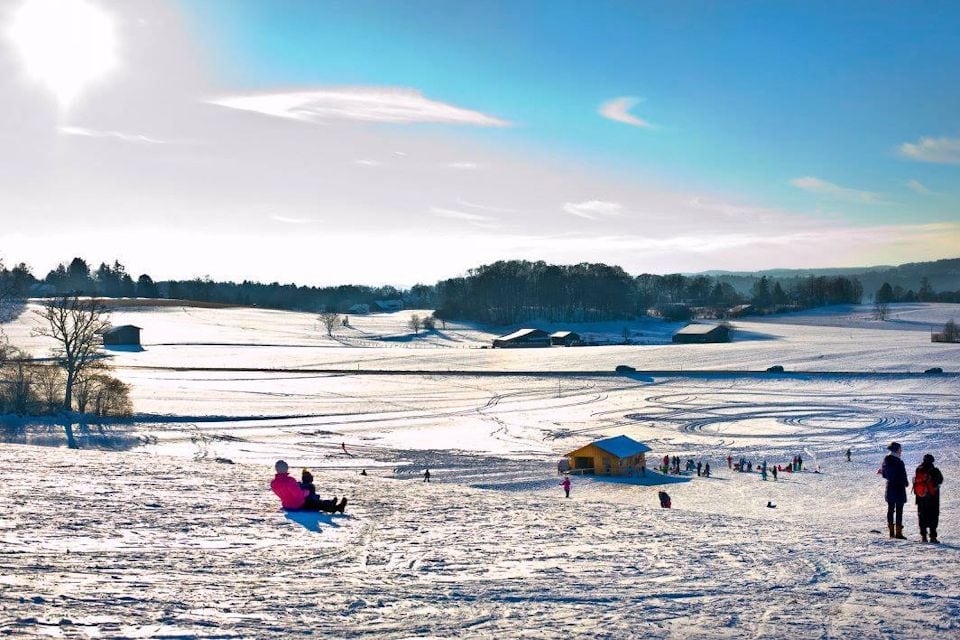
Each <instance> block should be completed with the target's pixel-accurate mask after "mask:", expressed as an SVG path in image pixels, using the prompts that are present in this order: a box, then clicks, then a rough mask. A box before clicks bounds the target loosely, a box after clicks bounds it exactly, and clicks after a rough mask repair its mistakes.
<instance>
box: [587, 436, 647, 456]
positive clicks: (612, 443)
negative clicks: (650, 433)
mask: <svg viewBox="0 0 960 640" xmlns="http://www.w3.org/2000/svg"><path fill="white" fill-rule="evenodd" d="M593 446H595V447H597V448H598V449H603V450H604V451H606V452H607V453H609V454H612V455H615V456H616V457H618V458H629V457H630V456H637V455H640V454H641V453H646V452H647V451H650V450H651V449H650V447H648V446H647V445H645V444H643V443H642V442H637V441H636V440H634V439H633V438H628V437H627V436H614V437H613V438H604V439H603V440H597V441H596V442H594V443H593Z"/></svg>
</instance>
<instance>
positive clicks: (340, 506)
mask: <svg viewBox="0 0 960 640" xmlns="http://www.w3.org/2000/svg"><path fill="white" fill-rule="evenodd" d="M346 508H347V499H346V498H343V499H342V500H341V501H340V504H338V505H337V512H338V513H343V510H344V509H346Z"/></svg>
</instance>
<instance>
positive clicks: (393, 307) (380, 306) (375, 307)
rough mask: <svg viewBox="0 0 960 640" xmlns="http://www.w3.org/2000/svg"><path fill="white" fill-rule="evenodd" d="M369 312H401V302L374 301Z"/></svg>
mask: <svg viewBox="0 0 960 640" xmlns="http://www.w3.org/2000/svg"><path fill="white" fill-rule="evenodd" d="M370 310H371V311H403V300H374V301H373V304H372V305H371V306H370Z"/></svg>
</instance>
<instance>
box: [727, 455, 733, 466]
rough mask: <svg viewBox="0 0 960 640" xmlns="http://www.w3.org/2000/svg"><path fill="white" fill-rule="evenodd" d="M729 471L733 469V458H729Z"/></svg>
mask: <svg viewBox="0 0 960 640" xmlns="http://www.w3.org/2000/svg"><path fill="white" fill-rule="evenodd" d="M727 469H733V456H727Z"/></svg>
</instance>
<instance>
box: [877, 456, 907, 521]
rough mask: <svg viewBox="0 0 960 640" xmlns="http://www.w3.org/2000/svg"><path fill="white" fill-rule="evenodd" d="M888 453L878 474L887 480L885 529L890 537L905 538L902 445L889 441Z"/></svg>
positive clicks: (905, 486) (905, 488)
mask: <svg viewBox="0 0 960 640" xmlns="http://www.w3.org/2000/svg"><path fill="white" fill-rule="evenodd" d="M887 450H889V451H890V453H889V454H887V456H886V457H885V458H884V459H883V465H882V466H881V467H880V475H882V476H883V477H884V478H885V479H886V481H887V491H886V494H885V495H884V497H885V498H886V500H887V529H888V530H889V531H890V537H891V538H899V539H900V540H906V539H907V538H906V536H904V535H903V505H904V503H906V501H907V486H909V481H908V480H907V470H906V468H905V467H904V466H903V460H901V459H900V455H901V454H902V453H903V447H901V446H900V443H899V442H891V443H890V445H889V446H888V447H887Z"/></svg>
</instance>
